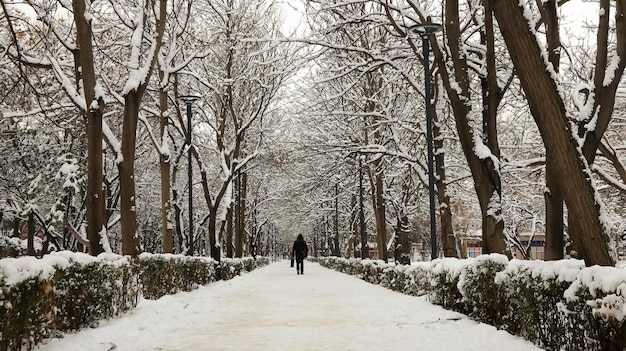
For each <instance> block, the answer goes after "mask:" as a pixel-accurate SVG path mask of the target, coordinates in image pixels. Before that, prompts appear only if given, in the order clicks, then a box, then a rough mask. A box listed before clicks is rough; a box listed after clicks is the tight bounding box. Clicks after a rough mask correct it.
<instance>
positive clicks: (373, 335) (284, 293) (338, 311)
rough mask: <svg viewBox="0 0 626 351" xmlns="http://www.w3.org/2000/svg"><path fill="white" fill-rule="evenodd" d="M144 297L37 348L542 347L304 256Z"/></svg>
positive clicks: (424, 350) (299, 350)
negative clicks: (299, 261) (298, 264)
mask: <svg viewBox="0 0 626 351" xmlns="http://www.w3.org/2000/svg"><path fill="white" fill-rule="evenodd" d="M304 273H305V274H304V275H296V271H295V269H293V268H290V267H289V262H288V261H280V262H276V263H273V264H271V265H269V266H267V267H264V268H261V269H258V270H256V271H253V272H251V273H247V274H245V275H243V276H241V277H236V278H234V279H232V280H230V281H220V282H216V283H213V284H209V285H207V286H204V287H201V288H200V289H198V290H195V291H193V292H189V293H179V294H176V295H172V296H165V297H163V298H161V299H159V300H157V301H148V300H141V301H140V303H139V305H138V307H137V308H136V309H135V310H133V311H131V312H129V313H128V314H126V315H124V316H123V317H121V318H117V319H113V320H109V321H105V322H102V323H101V324H100V326H98V327H97V328H91V329H88V330H83V331H80V332H78V333H75V334H70V335H66V336H65V337H64V338H62V339H53V340H50V341H47V342H46V343H45V344H43V345H41V346H40V347H39V348H38V349H37V350H40V351H52V350H55V351H57V350H58V351H61V350H63V351H70V350H81V351H82V350H90V351H99V350H103V351H106V350H115V351H140V350H145V351H153V350H164V351H173V350H180V351H183V350H184V351H187V350H202V351H204V350H206V351H222V350H224V351H226V350H229V351H230V350H232V351H244V350H255V351H256V350H272V351H273V350H290V351H291V350H292V351H303V350H341V351H348V350H377V351H384V350H420V351H428V350H437V351H442V350H463V351H471V350H480V351H488V350H494V351H495V350H507V351H516V350H519V351H532V350H539V349H538V348H536V347H535V346H533V345H532V344H530V343H528V342H526V341H524V340H521V339H519V338H516V337H513V336H511V335H509V334H507V333H505V332H503V331H498V330H496V329H495V328H494V327H492V326H489V325H485V324H480V323H477V322H474V321H472V320H470V319H468V318H467V317H465V316H463V315H461V314H458V313H455V312H451V311H447V310H445V309H442V308H440V307H438V306H434V305H431V304H430V303H428V302H427V301H426V300H425V298H424V297H413V296H407V295H403V294H400V293H396V292H393V291H390V290H387V289H385V288H383V287H380V286H375V285H372V284H369V283H366V282H364V281H361V280H359V279H357V278H355V277H352V276H349V275H346V274H342V273H338V272H335V271H332V270H329V269H326V268H324V267H321V266H319V265H318V264H316V263H311V262H308V261H305V271H304Z"/></svg>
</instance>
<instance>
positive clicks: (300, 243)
mask: <svg viewBox="0 0 626 351" xmlns="http://www.w3.org/2000/svg"><path fill="white" fill-rule="evenodd" d="M291 254H292V256H293V257H295V258H296V259H297V260H303V259H305V258H306V256H307V255H308V254H309V248H308V246H307V245H306V241H304V238H302V237H301V236H299V237H298V240H296V241H295V242H294V243H293V250H291Z"/></svg>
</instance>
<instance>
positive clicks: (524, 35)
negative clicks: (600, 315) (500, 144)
mask: <svg viewBox="0 0 626 351" xmlns="http://www.w3.org/2000/svg"><path fill="white" fill-rule="evenodd" d="M490 1H492V8H493V12H494V15H495V17H496V19H497V20H498V23H499V24H500V30H501V32H502V35H503V37H504V40H505V42H506V44H507V47H508V49H509V53H510V55H511V59H512V61H513V64H514V65H515V68H516V71H517V73H518V76H519V79H520V82H521V84H522V87H523V89H524V92H525V94H526V97H527V100H528V104H529V107H530V111H531V113H532V115H533V118H534V119H535V122H536V123H537V126H538V128H539V132H540V133H541V137H542V139H543V142H544V145H545V148H546V159H552V160H554V164H555V165H556V167H555V173H556V174H555V176H557V177H558V178H559V179H560V182H561V186H562V187H561V189H562V191H563V198H564V200H565V203H566V205H567V209H568V213H569V216H571V217H572V218H575V219H576V223H577V226H578V229H579V230H575V231H573V232H571V233H570V237H571V239H572V241H573V243H574V245H575V247H576V248H578V249H579V252H578V254H579V255H580V256H579V258H583V259H584V260H585V263H586V264H587V265H595V264H599V265H613V264H614V262H613V259H612V258H611V256H610V255H609V248H608V237H607V235H606V233H605V228H604V226H603V223H602V222H601V220H600V218H601V216H600V204H599V203H598V202H597V201H596V199H597V198H599V197H597V195H598V194H596V190H595V188H594V187H593V184H592V183H591V180H590V178H591V171H590V169H589V167H588V165H587V162H585V160H584V158H583V156H582V154H581V152H580V151H579V150H578V148H577V146H578V145H577V141H576V140H575V139H574V136H573V135H572V131H571V128H570V124H569V122H568V120H567V116H566V113H565V106H564V103H563V101H562V99H561V97H560V96H559V94H558V90H557V84H556V82H555V81H554V80H553V79H552V78H551V76H550V73H549V72H548V71H547V69H546V65H545V63H544V61H543V59H542V52H541V50H540V48H539V45H538V44H537V41H536V38H535V36H534V34H533V33H531V32H530V30H529V23H528V21H527V20H526V18H525V17H524V13H523V10H524V9H523V8H522V7H520V6H519V4H517V3H514V2H510V1H505V0H490Z"/></svg>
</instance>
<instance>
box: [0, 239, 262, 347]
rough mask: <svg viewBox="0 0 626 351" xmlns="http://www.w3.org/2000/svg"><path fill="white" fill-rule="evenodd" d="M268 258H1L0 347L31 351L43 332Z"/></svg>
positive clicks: (73, 326)
mask: <svg viewBox="0 0 626 351" xmlns="http://www.w3.org/2000/svg"><path fill="white" fill-rule="evenodd" d="M267 264H269V259H268V258H265V257H262V258H257V259H256V260H254V259H252V258H243V259H225V260H222V262H221V263H220V264H218V263H217V262H216V261H214V260H212V259H210V258H206V257H189V256H182V255H152V254H142V255H140V257H139V258H137V259H130V258H128V257H125V256H119V255H112V254H102V255H100V256H98V257H93V256H89V255H86V254H82V253H72V252H67V251H65V252H58V253H51V254H49V255H45V256H44V257H43V258H42V259H36V258H34V257H21V258H6V259H2V260H0V316H2V318H0V350H21V349H22V348H23V347H25V348H26V349H28V350H30V349H32V348H33V347H34V346H35V345H36V344H37V343H39V342H40V341H41V340H43V339H44V338H46V337H51V336H55V335H58V334H60V333H61V332H65V331H69V330H78V329H80V328H83V327H87V326H94V325H97V323H98V321H99V320H102V319H105V318H110V317H114V316H117V315H119V314H121V313H124V312H126V311H128V310H130V309H132V308H134V307H135V306H137V301H138V299H139V297H140V296H143V297H144V298H146V299H158V298H160V297H162V296H164V295H167V294H174V293H176V292H179V291H191V290H193V289H196V288H197V287H198V286H199V285H205V284H208V283H210V282H213V281H215V280H219V279H222V280H226V279H231V278H233V277H235V276H237V275H239V274H241V273H243V272H249V271H251V270H254V269H255V268H257V267H261V266H264V265H267Z"/></svg>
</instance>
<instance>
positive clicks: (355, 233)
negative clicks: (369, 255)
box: [350, 194, 361, 258]
mask: <svg viewBox="0 0 626 351" xmlns="http://www.w3.org/2000/svg"><path fill="white" fill-rule="evenodd" d="M350 208H351V209H352V211H351V212H350V229H351V230H350V231H351V232H352V235H351V238H350V240H351V241H350V242H351V243H352V246H351V248H352V257H354V258H357V257H361V254H360V253H359V250H358V249H357V247H358V245H357V243H358V242H359V219H358V218H359V214H358V208H357V201H356V194H352V196H351V197H350Z"/></svg>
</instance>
